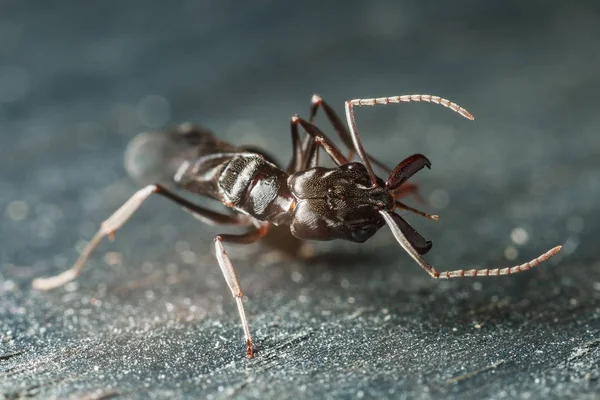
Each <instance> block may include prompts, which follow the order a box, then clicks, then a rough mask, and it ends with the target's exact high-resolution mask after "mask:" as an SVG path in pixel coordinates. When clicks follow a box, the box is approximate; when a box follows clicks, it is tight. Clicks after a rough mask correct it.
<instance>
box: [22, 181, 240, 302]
mask: <svg viewBox="0 0 600 400" xmlns="http://www.w3.org/2000/svg"><path fill="white" fill-rule="evenodd" d="M153 193H156V194H160V195H162V196H164V197H166V198H168V199H169V200H171V201H173V202H175V203H177V204H179V205H180V206H181V207H183V209H184V210H186V211H188V212H190V213H191V214H192V215H193V216H195V217H196V218H198V219H200V220H201V221H203V222H208V223H211V224H234V225H241V224H242V222H241V221H240V220H239V219H238V218H237V217H236V216H231V215H224V214H219V213H217V212H214V211H211V210H208V209H205V208H202V207H200V206H197V205H195V204H193V203H191V202H189V201H187V200H186V199H184V198H182V197H180V196H178V195H176V194H175V193H173V192H170V191H169V190H167V189H165V188H164V187H163V186H160V185H156V184H155V185H148V186H146V187H145V188H143V189H141V190H139V191H137V192H136V193H135V194H134V195H133V196H131V197H130V198H129V200H127V201H126V202H125V204H123V205H122V206H121V207H120V208H119V209H118V210H117V211H115V213H114V214H113V215H111V216H110V217H109V218H108V219H107V220H106V221H104V222H103V223H102V224H101V226H100V230H98V232H97V233H96V234H95V235H94V237H93V238H92V240H91V241H90V242H89V243H88V245H87V246H86V247H85V249H84V250H83V253H81V255H80V256H79V259H78V260H77V262H75V264H74V265H73V267H71V269H68V270H67V271H65V272H63V273H61V274H59V275H56V276H52V277H48V278H37V279H34V280H33V282H32V286H33V287H34V288H35V289H38V290H51V289H54V288H57V287H59V286H62V285H64V284H65V283H67V282H69V281H72V280H73V279H75V278H76V277H77V276H78V275H79V273H80V272H81V270H82V269H83V266H84V265H85V263H86V262H87V260H88V258H89V257H90V255H91V254H92V252H93V251H94V250H95V249H96V247H98V245H99V244H100V242H101V241H102V239H103V238H104V237H105V236H108V237H109V238H110V239H113V238H114V234H115V232H116V231H117V230H118V229H119V228H120V227H121V226H122V225H123V224H124V223H125V222H127V220H128V219H129V218H130V217H131V216H132V215H133V213H135V211H136V210H137V209H138V208H139V207H140V206H141V205H142V203H143V202H144V201H145V200H146V199H147V198H148V197H150V195H151V194H153Z"/></svg>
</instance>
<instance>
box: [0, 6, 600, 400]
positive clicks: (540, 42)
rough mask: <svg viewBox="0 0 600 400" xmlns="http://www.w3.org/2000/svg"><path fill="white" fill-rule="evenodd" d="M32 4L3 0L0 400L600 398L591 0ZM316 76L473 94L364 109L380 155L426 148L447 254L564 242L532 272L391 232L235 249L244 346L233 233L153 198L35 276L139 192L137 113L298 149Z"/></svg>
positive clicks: (153, 121) (359, 88) (596, 81)
mask: <svg viewBox="0 0 600 400" xmlns="http://www.w3.org/2000/svg"><path fill="white" fill-rule="evenodd" d="M38 3H39V4H38V5H37V6H36V7H34V6H33V4H35V3H33V2H28V3H27V5H25V4H24V2H20V3H18V2H2V5H1V6H0V7H1V8H2V12H1V13H0V174H1V177H2V179H1V180H0V222H1V223H0V398H1V397H3V398H7V399H13V398H18V397H29V396H33V397H40V398H50V397H58V398H64V397H76V398H80V397H84V398H89V399H91V398H106V397H110V396H118V395H120V396H122V397H124V398H130V397H133V398H146V397H148V396H150V397H154V398H167V397H172V396H177V397H183V396H189V397H207V398H223V397H229V396H232V397H239V398H285V397H290V396H292V395H293V397H300V398H309V397H311V398H315V397H325V398H360V397H363V396H364V397H365V398H372V397H379V398H386V397H387V398H456V399H459V398H460V399H464V398H473V399H479V398H482V397H487V398H524V399H525V398H549V397H550V398H596V397H597V396H598V392H599V390H600V385H599V379H600V264H599V262H598V257H597V255H598V250H597V240H598V235H599V234H600V225H599V223H598V212H599V211H600V207H599V206H598V199H599V194H600V169H599V168H598V167H599V165H600V162H599V161H598V157H599V156H600V135H599V134H598V130H599V129H600V114H599V113H598V100H597V99H598V92H599V90H600V72H599V71H600V50H599V47H598V37H600V11H599V9H598V6H597V5H595V4H597V3H596V2H594V1H589V2H577V4H579V5H575V2H559V1H544V2H541V1H540V2H528V4H529V5H527V6H523V5H519V4H520V3H521V2H517V1H489V2H475V1H468V0H462V1H458V2H451V3H452V4H450V2H448V3H447V4H446V3H444V4H439V3H438V2H407V1H389V2H368V5H367V4H362V3H363V2H358V1H356V2H346V3H347V6H344V7H339V6H334V5H333V3H324V2H314V3H313V4H309V3H306V4H304V5H303V6H301V7H299V6H296V5H294V6H293V7H292V6H290V4H287V5H286V4H284V3H279V2H271V3H268V2H261V4H260V5H254V6H246V5H243V6H242V5H240V4H234V2H220V4H221V5H219V6H214V5H210V6H209V5H205V6H201V5H197V4H196V3H197V2H194V1H186V2H178V5H177V6H176V7H174V6H167V5H166V4H163V5H157V6H149V5H148V4H147V3H146V2H142V1H131V2H127V3H126V4H121V3H117V2H114V3H113V2H102V4H95V5H94V6H90V5H88V4H91V3H83V2H80V3H74V2H53V3H52V5H50V3H45V2H38ZM440 3H441V2H440ZM117 4H118V6H117ZM313 92H317V93H319V94H321V95H322V96H324V97H325V98H326V99H327V100H328V101H329V102H330V103H332V104H333V105H335V106H336V108H337V109H338V110H341V108H342V107H341V105H342V102H343V100H346V99H349V98H356V97H370V96H381V95H394V94H408V93H419V92H422V93H432V94H439V95H442V96H446V97H448V98H450V99H452V100H454V101H457V102H459V103H460V104H461V105H463V106H465V107H466V108H467V109H469V111H471V112H472V113H473V114H474V115H475V116H476V120H475V122H469V121H467V120H464V119H462V118H460V117H458V116H457V115H454V114H453V113H451V112H449V111H447V110H444V109H442V108H441V107H436V106H431V105H425V104H422V105H418V104H412V105H401V106H390V107H382V108H379V109H360V110H359V111H358V113H357V116H358V124H359V129H360V131H361V133H362V137H363V139H364V143H365V146H366V148H367V149H368V150H369V151H370V152H372V153H373V154H376V155H377V156H379V158H381V159H383V160H385V161H387V162H388V163H393V162H394V161H398V160H400V159H402V158H403V157H405V156H407V155H409V154H412V153H415V152H422V153H424V154H426V155H427V156H428V157H429V158H430V159H431V160H432V163H433V169H432V170H431V171H424V172H422V173H420V174H419V175H418V177H417V179H416V180H415V181H417V182H419V183H421V184H422V191H423V194H424V195H425V196H426V197H427V198H429V200H430V201H431V203H432V204H433V206H437V207H431V208H429V210H434V211H436V212H437V213H439V214H440V215H441V220H440V221H439V222H437V223H433V222H429V221H423V220H421V219H419V218H418V217H414V216H408V218H409V220H410V221H411V222H413V223H414V224H415V226H416V227H417V228H418V229H419V230H420V231H421V232H422V233H423V234H424V235H425V236H426V237H427V238H428V239H431V240H433V241H434V248H433V250H432V251H431V253H430V254H429V255H428V259H429V260H430V261H431V262H432V263H433V264H434V265H436V266H437V267H439V269H440V270H445V269H449V267H467V268H468V267H472V266H475V265H482V264H483V263H484V262H486V261H489V264H493V265H492V266H495V265H496V264H498V265H504V264H511V263H512V262H513V261H510V260H507V259H506V257H513V256H515V255H516V256H517V260H519V261H521V260H526V259H529V258H531V257H533V256H535V255H537V254H538V253H540V252H542V251H544V250H546V248H549V247H551V246H554V245H555V244H557V243H564V244H565V247H564V251H563V252H562V254H561V255H560V256H558V257H556V258H555V259H554V260H552V262H549V263H548V264H547V265H544V266H543V267H540V268H539V269H537V270H534V271H530V272H529V273H526V274H522V275H520V276H512V277H507V278H492V279H479V280H462V281H452V282H437V281H434V280H432V279H430V278H429V277H428V276H427V275H426V274H425V273H424V272H423V271H422V270H420V269H419V268H418V266H416V265H415V264H414V263H413V262H412V261H411V260H410V258H409V257H408V256H407V255H405V254H403V252H402V251H401V249H400V247H399V246H398V245H397V244H396V243H395V242H394V241H393V238H392V236H391V234H390V233H389V231H386V230H385V229H383V230H382V231H381V232H380V233H379V234H378V235H377V236H376V237H375V238H373V239H372V240H370V241H369V242H367V243H366V244H364V245H362V246H356V245H351V244H348V243H343V242H331V243H320V244H316V245H314V252H315V256H314V257H313V258H311V259H309V260H307V261H290V260H281V259H277V258H276V257H273V254H271V253H269V252H266V251H265V250H264V248H263V247H261V246H259V245H255V246H251V247H248V248H239V247H236V248H232V250H231V255H232V258H233V261H234V264H235V265H236V267H237V269H238V271H239V273H240V278H241V282H242V285H243V288H244V289H245V294H246V295H247V297H248V298H247V301H246V304H247V307H248V311H249V314H250V317H251V327H252V329H253V333H254V335H255V337H256V340H257V344H258V353H257V357H256V358H255V359H254V360H250V361H248V360H246V359H245V358H244V343H243V340H242V332H241V329H240V327H239V324H238V317H237V312H236V310H235V307H234V304H233V301H232V299H231V297H230V295H229V293H228V289H227V288H226V285H225V282H224V281H223V279H222V277H221V274H220V271H219V269H218V267H217V264H216V262H215V260H214V256H213V255H212V251H211V246H210V244H211V238H212V236H214V234H215V233H218V231H217V230H215V229H214V228H210V227H206V226H202V225H200V224H198V223H197V221H195V220H193V219H191V218H189V217H188V216H187V215H185V213H182V212H181V211H180V210H178V209H177V208H176V207H174V206H172V205H170V204H168V203H167V202H166V201H164V200H162V199H152V200H150V201H149V202H148V204H146V205H145V206H144V207H143V209H142V210H141V211H140V212H139V214H137V215H136V217H135V218H134V219H133V220H132V221H131V222H130V223H129V224H128V225H126V226H125V227H124V229H123V230H122V231H120V232H119V234H118V236H117V237H118V240H117V241H116V242H114V243H109V244H103V245H102V246H101V248H100V249H99V251H98V252H97V253H96V255H95V257H94V259H93V260H92V262H90V265H88V268H87V269H86V270H85V272H84V274H83V275H82V276H81V278H80V279H79V280H78V281H77V282H76V283H75V284H71V285H69V286H67V287H66V288H62V289H59V290H56V291H54V292H51V293H38V292H35V291H32V290H31V289H30V288H29V282H30V281H31V279H32V278H33V277H35V276H39V275H47V274H50V273H54V272H58V271H60V270H63V269H65V268H67V267H68V266H69V265H70V264H71V263H72V262H73V261H74V260H75V258H76V254H77V252H76V248H80V247H81V244H82V243H85V242H84V241H85V240H86V239H89V238H90V237H91V235H92V234H93V232H94V231H95V230H96V229H97V226H98V224H99V223H100V222H101V221H102V220H103V219H104V218H105V217H107V216H108V215H109V214H110V213H111V212H112V211H114V210H115V209H116V208H117V207H118V206H119V205H120V204H121V203H122V202H123V201H125V200H126V199H127V198H128V196H129V195H130V194H131V193H133V191H134V190H135V185H133V184H132V183H131V182H130V181H129V180H128V179H127V178H126V176H125V172H124V169H123V164H122V157H123V150H124V148H125V146H126V144H127V141H128V140H129V139H130V138H131V137H132V136H133V135H135V134H136V133H137V132H139V131H141V130H145V129H149V128H160V127H163V126H165V125H166V124H172V123H178V122H181V121H186V120H190V121H194V122H199V123H202V124H204V125H206V126H208V127H210V128H212V129H213V130H215V131H216V132H219V133H220V136H221V137H223V138H225V139H227V140H230V141H233V142H236V143H253V144H257V145H261V146H264V147H265V148H267V149H268V150H270V151H271V152H273V153H277V154H278V156H279V158H280V159H281V160H282V161H283V160H287V157H288V156H289V151H290V148H291V146H290V144H289V117H290V116H291V115H292V114H293V113H300V114H304V115H306V112H307V111H308V103H309V99H310V96H311V95H312V93H313ZM148 96H155V97H148ZM156 96H158V97H156ZM319 124H320V125H321V126H323V127H324V128H326V129H329V127H328V125H327V124H326V122H325V121H323V120H320V122H319ZM436 208H437V209H436ZM518 228H522V229H524V230H525V231H526V232H527V234H528V240H526V243H524V244H523V245H518V244H516V243H514V242H513V240H512V239H511V233H513V232H514V230H515V229H518ZM513 236H519V235H513ZM516 239H517V241H519V238H518V237H516Z"/></svg>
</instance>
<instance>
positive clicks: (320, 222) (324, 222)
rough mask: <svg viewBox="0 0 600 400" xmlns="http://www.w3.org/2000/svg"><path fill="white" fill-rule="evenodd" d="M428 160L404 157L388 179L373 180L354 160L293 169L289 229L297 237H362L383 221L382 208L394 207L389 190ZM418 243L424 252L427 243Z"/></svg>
mask: <svg viewBox="0 0 600 400" xmlns="http://www.w3.org/2000/svg"><path fill="white" fill-rule="evenodd" d="M428 165H430V163H429V160H427V158H425V157H424V156H421V155H417V156H412V157H409V158H407V159H406V160H404V161H403V162H402V163H400V164H398V166H397V167H396V168H395V169H394V170H393V171H392V173H391V175H390V176H389V177H388V179H387V181H383V180H382V179H380V178H376V183H375V184H373V183H372V181H371V177H370V175H369V173H368V170H367V168H366V167H365V166H364V165H363V164H362V163H358V162H352V163H348V164H344V165H340V166H338V167H336V168H324V167H315V168H311V169H309V170H306V171H302V172H298V173H295V174H292V175H290V177H289V179H288V187H289V188H290V189H291V191H292V193H293V194H294V197H295V198H296V205H295V207H294V213H293V217H292V220H291V223H290V225H291V230H292V233H293V234H294V236H296V237H298V238H300V239H308V240H331V239H345V240H350V241H353V242H364V241H366V240H367V239H369V238H370V237H371V236H373V235H374V234H375V232H377V231H378V230H379V228H381V227H382V226H383V225H385V220H384V218H383V217H382V216H381V211H386V212H389V213H393V211H394V210H395V209H396V207H397V202H396V201H395V198H394V190H396V189H398V188H399V187H400V186H401V185H402V183H404V182H405V181H406V180H407V179H408V178H410V177H411V176H412V175H414V174H415V173H416V172H417V171H419V170H420V169H422V168H423V167H424V166H428ZM417 247H419V248H422V249H423V250H424V251H425V248H427V250H428V249H429V248H430V247H431V246H430V245H429V243H425V241H424V243H423V245H422V246H419V245H417Z"/></svg>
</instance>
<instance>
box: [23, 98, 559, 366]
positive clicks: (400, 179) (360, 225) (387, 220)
mask: <svg viewBox="0 0 600 400" xmlns="http://www.w3.org/2000/svg"><path fill="white" fill-rule="evenodd" d="M416 101H425V102H431V103H435V104H440V105H442V106H444V107H447V108H449V109H451V110H452V111H455V112H457V113H459V114H460V115H462V116H463V117H465V118H467V119H470V120H473V119H474V118H473V116H472V115H471V114H470V113H469V112H468V111H467V110H465V109H464V108H462V107H460V106H459V105H458V104H456V103H453V102H450V101H449V100H446V99H444V98H441V97H438V96H431V95H419V94H416V95H406V96H394V97H381V98H372V99H355V100H350V101H346V102H345V112H346V118H347V123H348V126H347V127H346V126H345V125H344V124H343V122H342V121H341V120H340V118H339V117H338V115H337V114H336V113H335V111H334V110H333V109H332V108H331V107H330V106H329V105H328V104H327V103H326V102H325V101H323V99H322V98H321V97H319V96H317V95H314V96H313V97H312V107H311V112H310V118H309V120H304V119H302V118H300V117H299V116H297V115H294V116H293V117H292V118H291V136H292V145H293V150H292V158H291V160H290V163H289V165H288V166H287V168H286V169H283V168H281V167H280V166H278V165H277V164H276V163H275V162H274V161H273V160H272V159H271V158H270V157H269V156H268V155H267V154H266V153H264V152H263V151H261V150H257V149H250V148H246V147H239V146H234V145H232V144H229V143H226V142H224V141H222V140H219V139H217V138H216V137H215V136H213V134H212V132H211V131H209V130H207V129H205V128H202V127H200V126H195V125H192V124H189V123H187V124H182V125H179V126H177V127H175V128H173V129H170V130H168V131H166V132H154V134H153V135H154V136H148V135H150V134H148V133H143V134H141V135H138V136H137V137H136V138H134V139H133V140H132V142H131V143H130V145H129V148H128V152H131V153H132V154H134V155H135V154H136V152H137V153H139V154H140V155H141V156H142V157H143V156H144V154H148V153H147V152H148V151H151V152H152V153H153V154H158V155H159V156H160V157H159V158H160V159H161V160H162V161H159V165H157V167H158V170H159V171H160V172H161V174H163V175H165V176H167V177H168V178H169V182H170V183H172V184H175V186H176V187H178V188H180V189H184V190H186V191H188V192H192V193H195V194H198V195H201V196H206V197H209V198H211V199H214V200H217V201H219V202H221V203H222V204H224V205H226V206H227V207H229V208H230V209H231V210H232V212H231V213H230V214H223V213H218V212H215V211H211V210H209V209H207V208H204V207H200V206H198V205H196V204H194V203H191V202H190V201H188V200H186V199H184V198H183V197H181V196H179V195H178V194H176V193H174V192H173V191H171V190H169V189H167V188H166V187H165V186H163V185H161V184H151V185H148V186H146V187H144V188H143V189H141V190H139V191H138V192H136V193H135V194H134V195H133V196H132V197H131V198H130V199H129V200H128V201H127V202H125V204H123V206H121V207H120V208H119V209H118V210H117V211H116V212H115V213H114V214H113V215H111V216H110V217H109V218H108V219H107V220H106V221H104V222H103V223H102V224H101V227H100V230H99V231H98V232H97V233H96V235H95V236H94V237H93V238H92V240H91V241H90V242H89V243H88V245H87V247H86V248H85V249H84V250H83V252H82V254H81V255H80V257H79V259H78V260H77V262H76V263H75V264H74V265H73V267H72V268H71V269H69V270H67V271H65V272H63V273H61V274H59V275H56V276H54V277H49V278H38V279H35V280H34V281H33V283H32V284H33V287H34V288H36V289H40V290H50V289H53V288H56V287H59V286H62V285H64V284H65V283H66V282H68V281H70V280H72V279H74V278H75V277H77V275H79V273H80V272H81V270H82V268H83V266H84V264H85V263H86V261H87V260H88V258H89V257H90V255H91V253H92V252H93V251H94V249H95V248H96V247H97V246H98V244H99V243H100V242H101V240H102V239H103V238H104V237H105V236H108V237H109V238H111V239H113V238H114V234H115V232H116V231H117V230H118V229H119V228H120V227H121V226H122V225H123V224H124V223H125V222H126V221H127V220H128V219H129V218H130V217H131V216H132V214H133V213H134V212H135V211H136V210H137V209H138V208H139V207H140V206H141V205H142V203H143V202H144V201H145V200H146V199H147V198H148V197H149V196H150V195H151V194H159V195H161V196H164V197H166V198H168V199H169V200H171V201H173V202H174V203H176V204H178V205H179V206H181V207H182V208H183V209H185V210H186V211H188V212H190V213H191V214H192V215H194V216H195V217H197V218H198V219H200V220H201V221H204V222H207V223H209V224H224V225H237V226H243V227H246V228H247V231H246V232H245V233H242V234H235V235H234V234H219V235H217V236H215V238H214V245H215V250H216V256H217V261H218V263H219V266H220V267H221V270H222V272H223V275H224V277H225V280H226V281H227V285H228V286H229V289H231V293H232V295H233V297H234V299H235V301H236V304H237V308H238V311H239V314H240V319H241V322H242V327H243V329H244V335H245V339H246V346H247V347H246V350H247V356H248V357H253V354H254V350H253V345H252V338H251V335H250V327H249V325H248V320H247V318H246V312H245V310H244V305H243V303H242V290H241V288H240V284H239V281H238V278H237V274H236V272H235V269H234V268H233V265H232V263H231V261H230V260H229V257H228V256H227V253H226V251H225V248H224V246H223V244H224V243H237V244H250V243H254V242H256V241H258V240H259V239H261V238H263V237H264V236H265V235H266V234H267V232H268V231H269V228H271V227H273V226H282V225H283V226H289V229H290V231H291V233H292V235H293V236H295V237H296V238H298V239H305V240H333V239H345V240H349V241H352V242H358V243H362V242H364V241H366V240H367V239H369V238H370V237H371V236H373V235H374V234H375V233H376V232H377V231H378V230H379V229H380V228H381V227H382V226H383V225H387V226H388V227H389V228H390V229H391V231H392V233H393V235H394V237H395V238H396V240H397V241H398V243H399V244H400V245H401V246H402V247H403V248H404V250H405V251H406V252H407V253H408V254H409V255H410V256H411V257H412V258H413V259H414V260H415V261H416V262H417V264H419V265H420V266H421V267H422V268H423V269H424V270H425V271H426V272H427V273H428V274H429V275H430V276H431V277H432V278H436V279H437V278H439V279H448V278H462V277H475V276H499V275H510V274H515V273H518V272H523V271H527V270H529V269H530V268H533V267H536V266H537V265H539V264H540V263H542V262H544V261H546V260H548V259H549V258H550V257H552V256H554V255H555V254H556V253H558V252H559V251H560V249H561V246H556V247H554V248H553V249H551V250H549V251H547V252H546V253H544V254H542V255H540V256H539V257H537V258H535V259H533V260H531V261H529V262H526V263H524V264H521V265H517V266H514V267H509V268H495V269H473V270H461V269H459V270H454V271H448V272H438V271H437V270H436V269H435V268H434V267H433V266H431V265H430V264H429V263H427V261H425V260H424V259H423V255H424V254H426V253H427V252H428V251H429V250H430V249H431V247H432V243H431V241H427V240H425V239H424V238H423V236H421V235H420V234H419V233H418V232H417V231H416V230H415V229H414V228H413V227H412V226H411V225H409V224H408V222H406V221H405V220H404V218H402V217H401V216H400V215H398V214H397V213H395V212H394V210H396V209H400V210H406V211H410V212H413V213H416V214H418V215H421V216H424V217H427V218H429V219H433V220H437V219H438V216H437V215H431V214H427V213H425V212H422V211H419V210H417V209H415V208H412V207H410V206H408V205H406V204H404V203H402V202H400V201H399V200H398V198H401V197H403V196H405V195H407V194H411V193H412V194H415V195H416V185H413V184H409V183H407V180H408V179H409V178H410V177H412V176H413V175H414V174H415V173H417V172H418V171H420V170H421V169H423V168H424V167H427V168H431V162H430V161H429V160H428V159H427V158H426V157H425V156H424V155H422V154H414V155H412V156H410V157H408V158H406V159H405V160H403V161H401V162H400V163H399V164H398V165H396V167H395V168H393V169H389V168H387V167H386V166H385V165H384V164H383V163H381V162H379V161H377V159H375V158H374V157H373V156H371V155H370V154H368V153H367V152H365V149H364V148H363V145H362V143H361V141H360V138H359V136H358V129H357V127H356V122H355V120H354V107H356V106H374V105H379V104H390V103H404V102H416ZM319 108H322V109H323V111H324V112H325V114H326V116H327V118H328V120H329V121H330V123H331V124H332V126H333V128H334V130H335V132H336V133H337V135H338V136H339V137H340V139H341V140H342V142H343V143H344V145H345V146H346V147H347V148H348V149H349V151H350V154H349V156H348V157H346V156H344V155H343V154H342V152H341V151H340V149H339V148H338V147H337V146H336V145H335V144H334V143H333V142H332V141H331V140H330V139H329V138H328V137H327V136H326V135H325V133H323V132H322V131H321V130H320V129H319V128H318V127H317V126H316V125H314V124H313V121H314V118H315V116H316V114H317V111H318V109H319ZM299 127H302V129H303V130H304V131H305V132H306V135H305V136H304V139H302V140H301V138H300V132H299ZM321 147H322V148H323V149H324V150H325V152H326V153H327V154H328V155H329V157H331V159H332V160H333V162H334V163H335V165H336V166H335V167H334V168H325V167H323V166H320V165H319V149H320V148H321ZM355 154H357V155H358V157H359V158H360V161H361V162H352V159H353V158H354V156H355ZM371 163H373V164H375V165H377V166H378V167H379V168H381V169H382V170H384V171H386V173H387V176H388V177H387V179H386V180H385V181H384V180H383V179H381V178H379V177H378V176H377V175H375V173H374V172H373V168H372V166H371ZM130 172H131V171H130Z"/></svg>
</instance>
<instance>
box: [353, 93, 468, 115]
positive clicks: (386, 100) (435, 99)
mask: <svg viewBox="0 0 600 400" xmlns="http://www.w3.org/2000/svg"><path fill="white" fill-rule="evenodd" d="M414 101H426V102H427V103H435V104H440V105H442V106H444V107H447V108H449V109H451V110H452V111H454V112H457V113H459V114H460V115H462V116H463V117H465V118H467V119H470V120H474V119H475V118H474V117H473V115H471V113H470V112H468V111H467V110H465V109H464V108H462V107H461V106H459V105H458V104H456V103H453V102H451V101H450V100H448V99H444V98H443V97H440V96H432V95H429V94H407V95H404V96H392V97H377V98H373V99H354V100H350V101H348V103H350V104H352V105H353V106H374V105H377V104H390V103H410V102H414Z"/></svg>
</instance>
